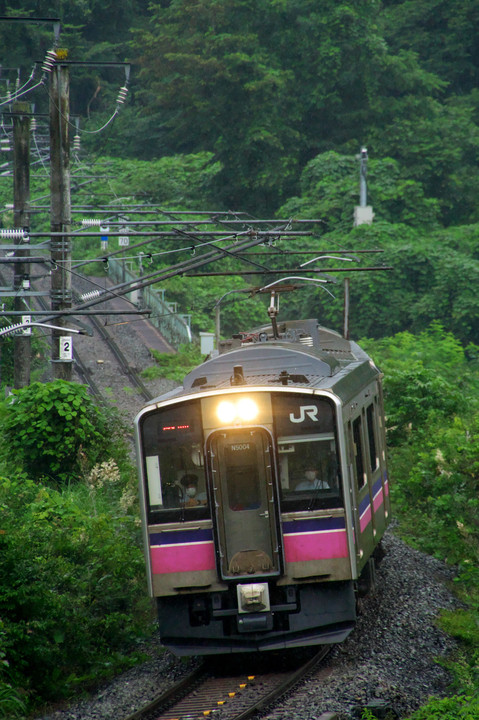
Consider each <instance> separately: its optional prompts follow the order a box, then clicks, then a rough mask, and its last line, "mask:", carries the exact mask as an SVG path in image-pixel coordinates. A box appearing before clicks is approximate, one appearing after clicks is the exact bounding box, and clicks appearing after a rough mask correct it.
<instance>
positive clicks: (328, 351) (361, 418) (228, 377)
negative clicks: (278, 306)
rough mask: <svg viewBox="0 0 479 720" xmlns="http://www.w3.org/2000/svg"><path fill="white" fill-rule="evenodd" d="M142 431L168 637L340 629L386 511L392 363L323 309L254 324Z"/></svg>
mask: <svg viewBox="0 0 479 720" xmlns="http://www.w3.org/2000/svg"><path fill="white" fill-rule="evenodd" d="M273 329H274V332H273ZM136 439H137V450H138V460H139V475H140V498H141V510H142V523H143V535H144V545H145V557H146V567H147V576H148V587H149V592H150V595H151V596H152V597H153V598H155V599H156V602H157V606H158V619H159V629H160V637H161V641H162V643H163V644H164V645H165V646H167V647H169V648H170V649H171V650H172V651H173V652H175V653H176V654H177V655H191V654H212V653H238V652H246V651H257V650H259V651H263V650H273V649H279V648H288V647H301V646H306V645H313V644H324V643H336V642H341V641H342V640H344V638H345V637H346V636H347V635H348V634H349V632H350V631H351V629H352V628H353V627H354V623H355V619H356V597H357V593H358V588H360V587H361V586H362V585H366V586H367V585H368V584H369V583H370V581H371V578H372V575H373V561H374V555H375V554H376V553H377V551H378V544H379V542H380V540H381V537H382V535H383V534H384V531H385V529H386V526H387V524H388V519H389V514H390V507H389V488H388V474H387V466H386V449H385V428H384V419H383V404H382V388H381V374H380V372H379V371H378V369H377V368H376V366H375V365H374V363H373V361H372V360H371V359H370V357H369V356H368V355H367V354H366V353H365V352H364V351H363V350H362V349H361V348H360V347H359V346H358V345H357V344H355V343H354V342H351V341H349V340H346V339H344V338H343V337H341V336H340V335H339V334H337V333H335V332H333V331H331V330H327V329H326V328H323V327H321V326H319V325H318V324H317V322H316V321H314V320H306V321H292V322H283V323H278V325H277V326H276V327H274V328H273V326H267V327H264V328H261V329H259V330H258V331H256V332H252V333H250V334H248V335H246V334H242V335H241V336H238V337H236V338H234V339H233V340H231V341H228V342H224V343H222V347H221V350H220V353H219V354H218V355H217V356H216V357H212V358H211V359H209V360H207V361H206V362H204V363H203V364H202V365H200V366H198V367H197V368H196V369H195V370H193V371H192V372H190V373H189V374H188V375H187V376H186V378H185V380H184V383H183V386H182V387H179V388H177V389H176V390H174V391H172V392H170V393H168V394H166V395H163V396H161V397H159V398H156V399H155V400H153V401H151V402H150V403H149V404H148V405H147V406H146V407H144V408H143V409H142V410H141V412H140V413H139V415H138V417H137V418H136ZM311 466H312V467H314V468H315V470H316V472H315V480H314V485H313V486H311V485H308V483H305V476H306V474H307V471H308V468H311ZM311 477H312V473H311V470H309V478H310V480H311Z"/></svg>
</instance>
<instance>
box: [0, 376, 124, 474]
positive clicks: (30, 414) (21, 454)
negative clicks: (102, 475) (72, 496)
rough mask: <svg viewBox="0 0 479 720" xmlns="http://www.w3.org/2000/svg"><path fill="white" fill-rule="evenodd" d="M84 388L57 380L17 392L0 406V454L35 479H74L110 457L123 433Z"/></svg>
mask: <svg viewBox="0 0 479 720" xmlns="http://www.w3.org/2000/svg"><path fill="white" fill-rule="evenodd" d="M105 413H106V411H103V413H102V412H101V411H100V409H99V408H98V407H97V406H96V405H95V404H94V403H93V401H92V399H91V397H90V395H88V392H87V390H86V387H85V386H84V385H79V384H77V383H69V382H66V381H64V380H56V381H55V382H52V383H39V382H36V383H33V384H32V385H30V386H28V387H25V388H21V389H20V390H14V391H13V393H12V395H10V396H9V397H8V398H7V399H6V400H5V401H4V402H3V403H1V404H0V421H1V425H2V437H1V439H0V456H1V459H2V461H3V462H4V463H5V466H6V468H7V469H8V470H10V471H13V472H15V471H17V470H20V471H24V472H26V473H27V475H29V476H30V477H31V478H33V479H35V480H44V481H45V480H46V481H47V482H48V481H51V482H56V483H68V482H70V481H72V480H73V481H75V480H76V478H77V477H78V476H81V474H82V473H84V472H85V471H87V470H89V469H91V467H92V466H93V465H95V463H97V462H101V461H102V460H104V459H105V458H108V457H109V453H110V451H111V448H112V445H113V443H114V442H115V439H116V440H117V444H118V437H119V432H118V430H117V432H116V433H115V432H113V433H112V429H111V428H112V426H111V424H110V423H109V422H108V418H107V417H106V415H105Z"/></svg>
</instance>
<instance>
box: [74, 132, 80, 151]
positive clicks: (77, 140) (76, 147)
mask: <svg viewBox="0 0 479 720" xmlns="http://www.w3.org/2000/svg"><path fill="white" fill-rule="evenodd" d="M73 150H75V151H76V152H78V151H79V150H80V136H79V135H75V137H74V138H73Z"/></svg>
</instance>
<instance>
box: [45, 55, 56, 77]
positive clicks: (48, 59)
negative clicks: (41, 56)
mask: <svg viewBox="0 0 479 720" xmlns="http://www.w3.org/2000/svg"><path fill="white" fill-rule="evenodd" d="M56 60H57V54H56V52H55V51H54V50H47V52H46V55H45V60H44V61H43V65H42V70H43V72H46V73H50V72H51V71H52V70H53V66H54V65H55V62H56Z"/></svg>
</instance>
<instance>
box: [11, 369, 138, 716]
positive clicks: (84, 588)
mask: <svg viewBox="0 0 479 720" xmlns="http://www.w3.org/2000/svg"><path fill="white" fill-rule="evenodd" d="M27 390H28V392H27ZM83 392H84V388H83V387H82V386H79V385H75V384H74V383H64V382H63V381H62V382H60V381H56V382H54V383H51V384H50V383H47V384H45V385H40V384H38V385H37V384H34V385H32V386H31V387H30V388H28V389H25V390H24V391H22V392H19V393H17V395H16V402H14V403H13V404H11V405H10V406H9V408H8V413H9V422H10V425H3V424H2V426H1V427H2V442H3V444H4V445H5V443H6V441H7V437H8V438H9V440H8V441H9V442H10V454H11V455H15V454H17V453H18V452H19V446H20V444H21V442H22V440H21V438H22V437H23V435H22V433H23V431H24V427H23V418H24V413H25V412H26V408H27V407H30V411H31V412H32V419H33V423H35V415H36V414H37V413H38V408H39V406H40V405H41V404H45V403H46V399H47V400H48V401H51V402H52V403H53V405H52V407H51V408H48V407H47V409H46V410H45V412H44V414H45V416H46V417H47V419H48V418H50V422H52V427H51V430H47V429H46V427H37V430H36V433H37V434H36V437H37V441H38V448H35V447H33V448H32V445H31V444H30V443H29V444H26V447H25V448H24V450H23V454H22V457H21V460H22V463H21V466H22V468H23V470H19V469H13V468H12V464H11V462H9V463H8V467H7V466H6V465H5V464H4V465H3V468H2V469H3V472H2V474H1V475H0V517H1V521H0V576H1V577H2V587H1V590H0V617H1V621H0V718H1V717H5V718H14V717H17V716H18V717H23V716H24V713H25V710H26V709H32V708H36V707H38V705H39V704H41V703H44V702H46V701H52V700H58V699H59V698H61V697H71V696H72V695H74V694H75V693H77V692H78V691H79V689H82V688H85V687H88V686H90V685H94V684H95V683H97V682H98V680H99V679H107V678H110V677H112V676H113V675H114V674H116V673H118V672H119V671H120V670H122V669H124V668H127V667H130V666H131V665H132V664H134V663H135V662H137V661H138V659H140V657H141V656H140V655H139V653H138V652H137V651H136V650H135V646H136V643H137V642H138V641H139V640H141V639H142V638H144V637H146V635H147V634H148V633H149V632H151V629H152V623H151V619H152V618H151V608H150V604H149V601H148V599H147V594H146V592H145V583H144V559H143V552H142V549H141V539H140V528H139V521H138V504H137V494H136V477H135V473H134V471H133V468H132V467H131V466H130V465H129V463H128V462H127V461H126V459H125V449H124V447H123V444H122V442H121V441H120V440H119V439H118V438H116V441H114V439H115V433H113V436H112V435H111V425H110V429H109V430H108V432H107V430H106V427H107V422H109V423H112V422H116V423H118V418H115V419H114V418H112V417H105V416H102V415H101V411H100V409H99V408H97V407H95V406H94V405H93V403H92V402H91V401H90V400H88V398H86V397H85V396H84V395H83ZM52 398H56V400H52ZM58 398H60V401H59V400H58ZM79 398H81V399H82V403H85V406H84V412H85V413H87V414H88V416H89V420H88V422H87V423H84V424H85V426H86V432H83V431H82V432H81V433H80V434H79V432H78V427H77V426H75V423H74V422H70V421H65V419H64V418H66V415H65V414H64V415H59V416H58V417H54V420H52V415H55V413H54V412H53V407H54V406H55V405H54V404H55V403H57V405H58V407H57V408H56V409H57V410H59V411H60V412H62V413H68V414H70V415H71V416H72V417H71V420H73V418H74V417H75V413H76V412H77V411H78V407H77V404H76V401H77V400H78V399H79ZM86 400H87V402H85V401H86ZM29 403H31V405H29ZM15 414H17V416H18V421H19V427H18V431H17V436H15V433H14V432H13V426H14V422H13V420H11V417H12V416H13V415H15ZM80 417H84V416H83V415H80ZM100 419H101V420H100ZM95 424H96V428H95V430H94V431H93V432H88V426H89V425H90V426H91V427H93V426H94V425H95ZM79 425H80V426H81V425H82V423H81V422H79ZM100 427H102V428H103V431H104V433H105V440H104V443H103V445H104V447H103V450H104V452H103V454H99V452H98V449H99V445H98V437H97V431H98V429H99V428H100ZM56 433H57V434H56ZM108 436H109V437H108ZM42 438H43V439H44V440H46V439H48V441H49V443H53V442H54V441H53V440H52V438H55V443H56V448H55V450H56V452H53V449H54V448H53V447H52V446H50V445H49V444H48V443H43V446H42ZM80 438H81V444H80V445H79V444H78V443H79V441H80ZM27 440H28V439H27ZM27 440H25V439H24V442H25V443H27ZM80 447H81V454H82V460H81V461H78V452H79V449H80ZM65 448H69V451H70V454H71V456H72V459H73V462H72V463H70V464H68V463H69V459H68V456H67V455H66V454H65V452H64V449H65ZM12 450H14V451H13V452H12ZM106 450H108V453H107V454H105V451H106ZM33 457H35V458H36V462H37V464H38V466H39V467H36V466H35V464H34V463H32V462H31V460H32V458H33ZM103 458H106V459H103ZM4 460H5V458H4ZM65 466H67V467H68V470H64V468H65ZM59 467H60V468H61V469H60V470H59V469H58V468H59ZM52 477H53V478H57V479H60V480H61V482H59V483H58V482H57V483H54V484H52V482H51V478H52ZM66 478H68V480H69V483H68V484H66V483H65V480H66ZM25 538H28V542H25Z"/></svg>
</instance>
